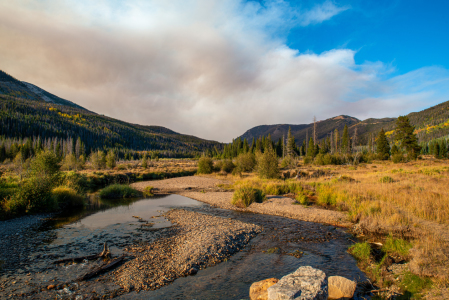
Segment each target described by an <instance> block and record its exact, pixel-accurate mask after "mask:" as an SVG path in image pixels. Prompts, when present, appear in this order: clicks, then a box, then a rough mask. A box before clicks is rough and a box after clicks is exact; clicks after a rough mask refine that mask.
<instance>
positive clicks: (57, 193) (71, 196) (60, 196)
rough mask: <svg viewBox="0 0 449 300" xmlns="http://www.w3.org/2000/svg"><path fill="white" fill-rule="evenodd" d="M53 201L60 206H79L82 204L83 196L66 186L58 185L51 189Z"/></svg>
mask: <svg viewBox="0 0 449 300" xmlns="http://www.w3.org/2000/svg"><path fill="white" fill-rule="evenodd" d="M51 193H52V196H53V198H54V201H56V203H57V204H58V206H59V207H60V208H65V207H79V206H83V205H84V197H83V196H82V195H80V194H79V193H78V192H77V191H76V190H75V189H73V188H71V187H68V186H58V187H56V188H54V189H53V190H52V191H51Z"/></svg>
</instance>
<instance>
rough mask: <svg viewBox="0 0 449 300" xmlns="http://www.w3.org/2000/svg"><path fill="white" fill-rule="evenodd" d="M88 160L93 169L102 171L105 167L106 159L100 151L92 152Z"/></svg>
mask: <svg viewBox="0 0 449 300" xmlns="http://www.w3.org/2000/svg"><path fill="white" fill-rule="evenodd" d="M89 160H90V162H91V164H92V167H93V168H94V169H104V168H105V167H106V157H105V155H104V152H103V151H101V150H98V151H97V152H92V154H91V155H90V158H89Z"/></svg>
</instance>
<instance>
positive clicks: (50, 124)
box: [0, 71, 222, 156]
mask: <svg viewBox="0 0 449 300" xmlns="http://www.w3.org/2000/svg"><path fill="white" fill-rule="evenodd" d="M0 108H1V110H0V125H1V127H0V136H1V135H2V136H5V137H9V138H37V137H39V138H41V139H42V140H46V139H49V138H52V139H53V138H58V139H77V138H78V137H80V138H81V140H82V141H83V142H84V143H85V145H86V147H87V148H88V149H87V150H88V151H90V150H94V149H103V148H105V147H106V148H108V147H113V148H118V149H130V150H136V151H139V150H153V151H162V152H164V153H165V154H164V155H165V156H194V155H198V154H199V153H202V152H203V151H205V150H208V149H209V150H211V149H215V148H216V149H221V147H222V145H221V143H218V142H215V141H208V140H204V139H201V138H197V137H194V136H190V135H184V134H180V133H177V132H175V131H173V130H170V129H168V128H165V127H162V126H149V125H138V124H131V123H126V122H123V121H121V120H117V119H114V118H110V117H106V116H103V115H99V114H96V113H94V112H91V111H89V110H86V109H85V108H83V107H81V106H79V105H77V104H75V103H73V102H71V101H69V100H66V99H62V98H60V97H58V96H55V95H53V94H51V93H49V92H47V91H45V90H43V89H41V88H39V87H37V86H35V85H33V84H31V83H26V82H22V81H20V80H17V79H15V78H14V77H12V76H10V75H9V74H7V73H5V72H3V71H0Z"/></svg>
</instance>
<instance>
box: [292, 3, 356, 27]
mask: <svg viewBox="0 0 449 300" xmlns="http://www.w3.org/2000/svg"><path fill="white" fill-rule="evenodd" d="M349 8H350V7H349V6H342V7H338V6H336V5H335V4H334V3H333V2H332V1H326V2H324V3H323V4H318V5H315V7H313V8H312V9H311V10H309V11H307V12H306V13H305V14H303V15H302V16H301V21H300V24H301V25H302V26H307V25H310V24H317V23H321V22H323V21H327V20H329V19H330V18H332V17H333V16H336V15H338V14H339V13H341V12H343V11H345V10H348V9H349Z"/></svg>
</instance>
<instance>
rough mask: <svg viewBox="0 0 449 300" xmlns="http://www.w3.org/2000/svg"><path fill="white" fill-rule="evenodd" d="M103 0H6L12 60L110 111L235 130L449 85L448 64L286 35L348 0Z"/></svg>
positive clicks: (405, 105) (27, 74)
mask: <svg viewBox="0 0 449 300" xmlns="http://www.w3.org/2000/svg"><path fill="white" fill-rule="evenodd" d="M91 3H92V2H91V1H77V2H71V1H56V0H46V1H43V2H41V1H32V0H16V1H13V2H12V1H11V2H6V3H3V4H0V66H1V68H3V69H4V70H5V71H7V72H9V73H11V74H13V75H14V76H16V77H18V78H20V79H22V80H24V81H29V82H31V83H34V84H36V85H38V86H40V87H42V88H44V89H47V90H48V91H50V92H52V93H55V94H56V95H58V96H61V97H65V98H67V99H69V100H72V101H74V102H76V103H78V104H80V105H82V106H84V107H86V108H88V109H90V110H93V111H95V112H97V113H100V114H105V115H109V116H112V117H115V118H118V119H121V120H125V121H129V122H132V123H140V124H146V125H161V126H166V127H168V128H170V129H172V130H175V131H178V132H181V133H186V134H192V135H196V136H199V137H203V138H208V139H214V140H219V141H226V142H227V141H230V140H231V139H232V138H234V137H237V136H238V135H240V134H242V133H243V132H245V131H246V130H247V129H249V128H251V127H253V126H257V125H261V124H273V123H294V124H300V123H309V122H311V121H312V116H313V115H316V116H317V117H318V118H319V119H324V118H328V117H333V116H335V115H339V114H347V115H353V116H355V117H371V116H374V117H382V116H394V115H397V114H398V113H399V112H402V111H404V110H405V109H406V110H411V109H414V108H417V107H422V106H423V105H424V103H427V104H428V105H430V104H431V103H430V102H429V101H428V99H430V98H431V99H433V101H434V102H437V101H443V100H447V99H444V97H447V96H448V95H449V91H448V88H444V86H448V85H447V84H444V80H447V78H449V74H448V71H447V70H445V69H442V68H430V69H420V70H416V71H415V72H411V73H410V74H406V75H402V76H397V77H393V78H391V79H388V78H387V77H386V76H387V75H389V74H390V73H391V71H392V70H391V68H390V67H389V66H386V65H384V64H382V63H381V62H376V63H365V64H362V65H356V63H355V61H354V55H355V52H354V51H353V50H350V49H339V50H330V51H327V52H324V53H321V54H313V53H308V54H301V53H298V52H297V51H296V50H293V49H290V48H288V47H287V46H286V45H285V43H284V41H283V40H282V39H281V38H277V37H279V36H282V35H283V34H284V33H285V31H286V30H288V29H289V28H290V27H291V26H295V24H298V20H302V21H301V22H305V20H308V21H307V22H308V23H307V22H306V23H307V24H313V23H315V22H320V20H321V21H324V20H327V19H329V18H330V17H331V16H333V15H335V14H337V13H338V12H341V11H343V10H344V9H346V8H338V7H336V6H335V5H334V4H333V3H332V2H325V3H324V4H322V5H321V6H319V7H315V8H312V10H310V11H309V12H306V13H303V14H301V12H298V11H295V10H294V9H292V8H290V7H289V5H288V4H287V3H285V2H283V1H271V2H267V3H266V4H265V6H262V5H260V4H258V3H256V2H241V1H239V0H229V1H219V0H187V1H186V0H182V1H181V0H179V1H175V0H173V1H162V0H153V1H139V0H134V1H127V2H126V5H125V4H122V5H121V6H111V5H110V4H109V3H110V2H108V1H99V2H95V3H96V4H95V5H92V4H91ZM295 16H296V17H297V16H302V19H298V18H297V19H295V18H296V17H295ZM285 20H286V21H285ZM284 21H285V22H284ZM306 23H303V24H306ZM430 74H433V75H432V76H430ZM390 75H391V74H390ZM386 78H387V79H386ZM418 82H427V84H426V85H420V86H418V85H417V83H418Z"/></svg>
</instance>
